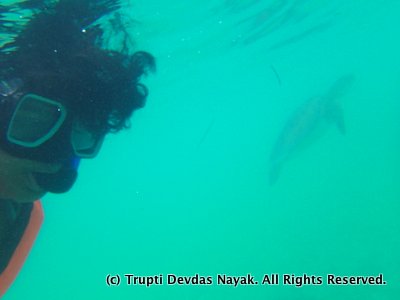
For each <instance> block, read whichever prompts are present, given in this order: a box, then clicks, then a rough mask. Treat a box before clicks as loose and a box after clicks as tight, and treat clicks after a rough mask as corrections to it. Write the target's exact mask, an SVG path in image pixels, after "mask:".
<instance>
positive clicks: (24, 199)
mask: <svg viewBox="0 0 400 300" xmlns="http://www.w3.org/2000/svg"><path fill="white" fill-rule="evenodd" d="M45 194H46V192H41V193H39V192H26V193H21V194H20V195H18V196H17V197H14V198H13V200H14V201H15V202H17V203H32V202H35V201H36V200H39V199H41V198H42V197H43V196H44V195H45Z"/></svg>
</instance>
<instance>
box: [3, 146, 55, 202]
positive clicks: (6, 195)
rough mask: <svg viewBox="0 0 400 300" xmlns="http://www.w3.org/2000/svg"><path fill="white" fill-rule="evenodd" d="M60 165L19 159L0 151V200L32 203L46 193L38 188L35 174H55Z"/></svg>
mask: <svg viewBox="0 0 400 300" xmlns="http://www.w3.org/2000/svg"><path fill="white" fill-rule="evenodd" d="M60 168H61V165H60V164H48V163H41V162H36V161H33V160H28V159H22V158H17V157H14V156H11V155H9V154H8V153H6V152H4V151H3V150H1V149H0V199H10V200H13V201H16V202H20V203H23V202H32V201H35V200H37V199H39V198H40V197H42V196H43V195H44V194H45V193H46V191H45V190H43V189H42V188H41V187H39V186H38V184H37V183H36V180H35V178H34V177H33V173H35V172H40V173H55V172H57V171H58V170H59V169H60Z"/></svg>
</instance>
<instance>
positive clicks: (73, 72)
mask: <svg viewBox="0 0 400 300" xmlns="http://www.w3.org/2000/svg"><path fill="white" fill-rule="evenodd" d="M38 6H40V7H38ZM120 7H121V4H120V1H118V0H108V1H107V0H104V1H99V0H93V1H91V0H59V1H40V2H38V1H35V0H29V1H23V2H21V3H19V4H14V5H12V7H10V9H9V11H10V14H11V15H12V14H14V15H16V16H17V17H18V13H16V12H17V11H18V9H20V10H24V11H25V12H26V10H29V11H30V12H31V16H30V17H29V20H28V22H25V23H24V22H23V24H19V23H18V18H17V19H15V21H11V22H15V23H13V26H9V24H10V22H6V21H4V20H5V17H4V18H3V16H1V17H2V18H1V23H0V30H1V34H2V36H4V32H5V31H7V30H8V31H9V30H14V31H17V32H13V33H14V35H12V34H11V36H12V38H11V39H10V41H8V42H4V41H0V42H1V43H0V47H1V48H0V297H1V296H2V295H3V294H4V293H5V291H6V290H7V288H8V287H9V286H10V284H11V283H12V281H13V280H14V278H15V277H16V275H17V273H18V271H19V269H20V267H21V266H22V264H23V262H24V260H25V257H26V255H27V254H28V252H29V250H30V248H31V246H32V244H33V242H34V239H35V236H36V234H37V232H38V230H39V228H40V225H41V221H42V217H43V213H42V208H41V205H40V201H38V200H39V199H40V198H41V197H42V196H44V195H45V194H46V193H47V192H52V193H65V192H67V191H68V190H69V189H70V188H71V187H72V186H73V184H74V182H75V180H76V177H77V170H78V166H79V161H80V159H82V158H93V157H95V156H96V154H97V153H98V152H99V150H100V148H101V145H102V142H103V140H104V137H105V135H106V134H108V133H110V132H117V131H119V130H121V129H124V128H126V127H128V120H129V118H130V117H131V115H132V113H133V111H134V110H136V109H139V108H141V107H143V106H144V104H145V100H146V97H147V88H146V87H145V86H144V85H143V84H141V83H140V82H139V81H140V78H141V76H142V75H145V74H146V73H147V72H148V71H151V70H153V69H154V68H155V61H154V58H153V56H151V55H150V54H149V53H147V52H132V49H131V48H130V47H128V45H129V36H125V37H124V38H123V39H122V42H121V47H120V48H121V49H118V50H115V47H116V45H115V42H114V44H113V45H112V46H113V49H114V50H109V49H108V48H107V43H106V39H105V38H104V33H105V31H106V30H107V29H108V30H110V31H112V30H115V31H117V32H119V33H120V34H121V33H123V34H126V33H127V30H126V29H125V28H122V27H120V28H118V26H122V23H123V22H120V21H118V18H120V13H118V14H117V13H116V12H117V11H119V9H120ZM7 8H8V7H7V6H6V5H1V10H0V14H1V13H3V12H5V11H6V10H7ZM105 15H107V18H106V20H108V22H109V26H108V27H107V26H106V25H104V24H102V25H101V26H100V21H99V20H100V19H101V18H102V17H103V16H105ZM113 15H115V18H116V19H115V20H114V21H113V22H111V21H110V20H112V16H113ZM22 16H24V17H23V19H24V20H25V18H26V13H25V14H21V15H20V18H22ZM8 34H10V33H9V32H8Z"/></svg>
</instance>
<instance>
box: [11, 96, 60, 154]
mask: <svg viewBox="0 0 400 300" xmlns="http://www.w3.org/2000/svg"><path fill="white" fill-rule="evenodd" d="M65 117H66V110H65V108H64V106H62V104H61V103H58V102H55V101H53V100H50V99H47V98H44V97H40V96H37V95H33V94H27V95H25V96H24V97H23V98H22V99H21V100H20V102H19V103H18V105H17V107H16V109H15V111H14V114H13V116H12V118H11V122H10V125H9V127H8V131H7V137H8V140H9V141H11V142H13V143H15V144H18V145H21V146H24V147H36V146H39V145H41V144H43V143H44V142H45V141H47V140H48V139H50V138H51V137H52V136H53V135H54V134H55V133H56V132H57V130H58V129H59V128H60V126H61V125H62V123H63V122H64V120H65Z"/></svg>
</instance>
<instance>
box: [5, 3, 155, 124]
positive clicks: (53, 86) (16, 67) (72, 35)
mask: <svg viewBox="0 0 400 300" xmlns="http://www.w3.org/2000/svg"><path fill="white" fill-rule="evenodd" d="M23 3H24V4H23V5H24V6H25V7H23V8H24V9H26V6H29V5H28V4H29V3H30V4H31V6H30V7H29V8H30V9H31V12H32V17H31V20H30V21H29V22H28V23H27V24H26V25H24V26H23V28H22V30H21V31H20V32H19V33H18V35H17V36H16V37H15V38H14V40H13V41H12V42H10V43H8V44H6V45H5V46H4V45H3V49H1V51H2V53H1V54H0V79H3V80H4V79H11V78H20V79H22V81H23V82H24V86H23V89H24V90H25V91H27V92H31V93H36V94H39V95H42V96H45V97H48V98H52V99H58V100H60V101H62V102H63V103H64V104H65V105H66V106H67V107H68V108H69V109H70V110H71V111H72V112H73V114H74V115H75V116H77V117H78V118H79V119H80V120H81V121H82V122H84V123H86V124H87V126H89V127H93V129H95V128H96V129H98V130H102V131H104V132H110V131H111V132H116V131H119V130H121V129H122V128H125V127H127V126H128V125H129V122H128V120H129V117H130V116H131V115H132V113H133V111H134V110H135V109H138V108H141V107H143V106H144V104H145V100H146V97H147V94H148V91H147V88H146V87H145V86H144V85H143V84H141V83H140V79H141V77H142V76H143V75H145V74H147V72H148V71H152V70H154V69H155V60H154V57H153V56H152V55H151V54H149V53H147V52H143V51H139V52H134V51H132V47H128V45H129V41H131V40H130V37H129V34H128V32H127V30H126V29H124V27H123V25H124V24H123V22H122V21H121V19H120V14H119V13H118V10H119V9H120V5H121V4H120V1H117V0H115V1H111V0H110V1H101V0H100V1H99V0H92V1H89V0H60V1H58V2H57V3H55V2H54V1H34V0H31V1H25V2H23ZM21 5H22V4H21ZM0 13H1V11H0ZM107 19H108V20H109V21H110V20H113V22H109V24H112V26H109V27H108V29H107V25H106V24H107V22H106V21H107ZM102 20H105V23H106V24H104V23H102V22H101V21H102ZM0 27H1V26H0ZM105 30H116V31H118V32H119V33H121V32H122V33H124V35H125V36H124V37H123V39H122V41H121V45H120V49H117V50H116V49H115V45H114V49H113V50H110V49H109V48H107V45H104V44H105V40H104V38H103V36H104V31H105ZM131 46H133V43H131Z"/></svg>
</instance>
